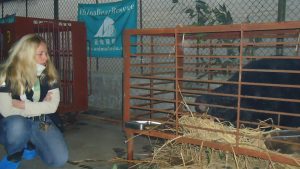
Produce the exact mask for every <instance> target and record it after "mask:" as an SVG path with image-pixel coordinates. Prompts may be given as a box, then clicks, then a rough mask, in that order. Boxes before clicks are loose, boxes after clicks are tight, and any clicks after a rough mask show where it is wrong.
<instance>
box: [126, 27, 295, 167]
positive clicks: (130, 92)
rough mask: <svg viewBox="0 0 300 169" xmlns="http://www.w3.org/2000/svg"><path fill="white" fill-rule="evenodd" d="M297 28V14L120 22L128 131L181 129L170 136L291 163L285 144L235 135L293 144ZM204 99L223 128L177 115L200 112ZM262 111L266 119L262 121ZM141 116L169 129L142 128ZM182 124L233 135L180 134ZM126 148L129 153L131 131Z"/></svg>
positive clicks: (168, 135) (166, 134)
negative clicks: (129, 25) (127, 26)
mask: <svg viewBox="0 0 300 169" xmlns="http://www.w3.org/2000/svg"><path fill="white" fill-rule="evenodd" d="M299 28H300V22H282V23H262V24H233V25H218V26H199V27H197V26H195V27H193V26H189V27H184V26H183V27H176V28H169V29H163V28H161V29H137V30H127V31H126V32H125V34H124V49H125V60H124V67H125V68H124V116H123V119H124V129H125V132H126V133H127V136H128V137H132V136H133V135H135V134H141V135H146V136H151V137H158V138H164V139H174V138H177V137H178V136H182V137H180V138H178V139H176V141H177V142H182V143H191V144H197V145H203V146H207V147H211V148H214V149H219V150H224V151H227V152H234V153H236V154H242V155H248V156H254V157H258V158H262V159H266V160H272V161H276V162H280V163H286V164H290V165H298V164H299V162H297V161H298V160H297V158H294V157H291V156H290V154H289V155H286V154H284V153H286V152H280V153H278V152H272V151H271V150H266V151H258V150H255V149H251V148H248V147H244V146H242V145H241V144H240V140H241V138H242V137H246V138H252V139H257V140H262V141H263V142H264V143H269V144H271V145H277V146H278V145H281V146H282V145H283V146H285V147H293V148H295V150H294V151H296V152H299V143H298V141H295V140H299V138H298V137H299V135H298V134H299V128H298V127H299V126H300V123H299V119H300V109H299V108H300V104H299V103H300V93H298V92H299V91H300V90H299V89H300V83H299V82H300V81H299V77H300V74H299V73H300V71H299V70H300V60H299V59H300V57H299V56H300V55H299V37H300V34H299V33H300V32H299ZM203 107H205V108H209V109H206V110H204V111H206V113H207V114H209V115H211V116H212V117H214V118H213V119H215V118H218V119H220V120H221V121H230V122H231V123H232V124H233V125H234V126H235V129H234V130H232V131H230V132H229V131H220V130H216V129H210V128H205V127H199V126H197V125H196V124H192V125H185V124H181V123H180V118H181V117H183V116H185V115H189V116H190V115H191V114H192V116H193V117H196V116H199V117H200V116H201V111H203V109H202V108H203ZM268 119H272V120H271V122H269V123H268V122H266V121H265V120H268ZM262 121H263V122H266V123H267V124H262V123H261V122H262ZM154 122H156V123H154ZM147 124H148V125H149V126H153V124H160V125H161V126H168V127H169V126H172V127H173V129H174V130H173V131H174V132H169V131H170V130H160V127H154V128H151V129H149V128H148V129H147V127H145V125H147ZM262 125H263V126H265V127H266V126H267V129H265V128H264V129H263V128H262V127H261V126H262ZM141 126H142V127H141ZM154 126H157V125H154ZM244 126H247V127H253V128H260V129H261V130H262V131H266V130H269V131H270V130H272V129H279V130H280V131H282V132H283V133H285V134H287V135H288V136H291V137H293V139H285V137H282V138H283V139H278V137H273V136H274V135H276V136H278V135H279V136H280V132H279V133H277V132H275V134H274V135H273V136H271V137H270V138H269V139H266V138H261V137H255V138H254V136H249V135H245V134H243V133H242V132H241V131H242V128H243V127H244ZM182 127H185V128H191V129H196V130H199V131H201V132H203V133H206V132H223V133H224V132H225V133H228V134H231V135H232V137H233V138H235V141H234V142H233V143H224V142H218V141H216V140H212V141H210V140H205V138H191V137H187V136H185V135H183V134H182ZM166 131H168V132H166ZM283 136H285V135H283ZM127 155H128V159H132V158H133V140H132V139H130V140H129V142H128V154H127ZM295 159H296V160H295Z"/></svg>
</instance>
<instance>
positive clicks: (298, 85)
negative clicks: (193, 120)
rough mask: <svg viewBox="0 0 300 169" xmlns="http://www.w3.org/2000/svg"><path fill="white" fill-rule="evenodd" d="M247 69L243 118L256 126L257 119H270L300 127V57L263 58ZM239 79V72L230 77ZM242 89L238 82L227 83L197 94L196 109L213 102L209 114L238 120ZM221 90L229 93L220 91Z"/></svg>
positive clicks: (243, 89)
mask: <svg viewBox="0 0 300 169" xmlns="http://www.w3.org/2000/svg"><path fill="white" fill-rule="evenodd" d="M243 70H245V71H242V74H241V82H243V83H242V84H241V88H240V89H241V90H240V94H241V97H240V108H241V109H240V121H242V123H243V124H245V125H246V126H252V127H254V126H253V122H254V123H255V124H257V125H258V124H259V122H261V121H266V120H267V121H268V122H269V124H272V125H273V126H274V125H276V126H280V127H299V126H300V116H298V115H300V73H299V72H300V60H298V59H259V60H256V61H252V62H250V63H248V64H247V65H245V66H244V67H243ZM298 71H299V72H298ZM238 80H239V72H237V73H235V74H234V75H233V76H232V77H231V78H229V79H228V81H232V82H238ZM238 89H239V88H238V84H237V83H236V84H223V85H221V86H220V87H217V88H216V89H214V90H213V91H212V93H210V92H208V93H207V94H203V95H201V96H198V97H196V100H195V102H196V103H197V104H198V106H196V111H197V112H203V111H204V110H207V109H206V108H207V106H203V105H207V104H210V105H211V106H209V109H208V112H207V113H208V114H210V115H212V116H215V117H218V118H221V119H223V120H224V121H229V122H231V123H233V124H235V122H236V121H237V107H238V97H237V94H238ZM218 93H219V94H220V93H221V94H225V95H222V96H220V95H216V94H218ZM226 94H227V95H226ZM228 94H229V95H228ZM201 103H203V105H202V104H201ZM213 105H215V106H213ZM216 105H217V106H216ZM247 122H248V124H247ZM249 122H250V123H249Z"/></svg>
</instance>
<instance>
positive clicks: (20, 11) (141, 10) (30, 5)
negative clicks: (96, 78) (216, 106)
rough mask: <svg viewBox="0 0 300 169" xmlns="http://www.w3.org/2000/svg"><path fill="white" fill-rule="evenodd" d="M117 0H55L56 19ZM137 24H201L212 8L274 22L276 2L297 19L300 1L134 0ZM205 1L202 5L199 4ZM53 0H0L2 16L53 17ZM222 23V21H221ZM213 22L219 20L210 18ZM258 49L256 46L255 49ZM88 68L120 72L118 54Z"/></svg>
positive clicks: (238, 18) (237, 19)
mask: <svg viewBox="0 0 300 169" xmlns="http://www.w3.org/2000/svg"><path fill="white" fill-rule="evenodd" d="M116 1H117V0H72V1H66V0H64V1H58V7H57V8H58V18H59V19H60V20H72V21H76V20H77V10H78V4H79V3H87V4H92V3H109V2H116ZM137 1H138V11H137V12H138V15H137V16H138V19H137V21H138V28H161V27H175V26H177V25H192V24H196V25H205V24H209V23H208V22H207V23H201V22H200V21H202V20H201V19H203V18H201V15H200V14H202V15H203V16H205V17H210V21H211V18H213V17H214V16H213V14H212V13H213V11H214V10H216V9H218V10H219V11H221V12H225V11H228V12H229V13H230V15H231V18H232V22H229V23H249V22H250V23H261V22H276V21H277V20H278V17H279V15H280V13H279V10H278V9H279V2H280V1H282V2H285V10H284V12H283V14H282V15H284V16H281V17H283V19H284V20H285V21H292V20H299V18H300V12H299V11H300V1H298V0H264V1H261V0H137ZM203 4H205V5H206V6H205V7H206V8H203ZM54 11H55V6H54V1H53V0H13V1H2V8H1V12H2V17H4V16H6V15H12V14H16V15H17V16H27V17H37V18H48V19H53V18H54ZM225 23H226V22H225ZM214 24H222V23H220V22H214ZM259 51H260V50H256V52H259ZM89 64H90V65H89V66H90V70H92V71H93V72H110V73H118V74H119V73H122V72H123V67H122V66H123V59H122V58H94V57H93V58H90V62H89Z"/></svg>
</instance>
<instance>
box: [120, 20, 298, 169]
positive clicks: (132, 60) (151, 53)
mask: <svg viewBox="0 0 300 169" xmlns="http://www.w3.org/2000/svg"><path fill="white" fill-rule="evenodd" d="M299 30H300V22H298V21H295V22H294V21H293V22H280V23H262V24H234V25H218V26H202V27H198V26H189V27H176V28H161V29H137V30H127V31H125V33H124V112H123V120H124V124H126V123H127V122H129V121H132V120H141V119H142V120H151V121H153V120H154V121H159V122H161V123H168V124H169V125H173V126H174V128H175V129H176V132H174V133H172V134H170V133H166V132H162V131H159V130H156V129H153V130H137V129H132V128H127V127H125V125H124V130H125V132H126V134H127V137H128V138H129V140H128V145H127V146H128V147H127V149H128V150H127V152H128V154H127V157H128V159H130V160H131V159H132V158H133V139H131V138H132V137H133V136H134V135H136V134H139V135H146V136H150V137H158V138H164V139H174V138H176V137H177V136H178V135H179V133H178V130H179V122H178V119H179V118H180V116H181V115H183V114H186V113H188V112H187V111H186V110H185V109H184V107H183V106H181V105H180V104H181V102H182V101H183V100H182V96H181V95H182V93H185V94H190V95H194V96H196V95H199V94H201V93H207V92H208V91H200V90H199V91H195V90H188V89H184V87H183V82H184V81H189V82H197V83H209V84H211V83H219V84H226V83H233V84H236V85H238V93H237V95H234V97H237V101H238V102H237V107H236V108H232V107H231V108H232V109H236V110H237V130H236V132H234V133H232V134H233V137H234V136H235V137H236V144H235V145H230V144H224V143H214V142H209V141H203V140H198V139H192V138H186V137H181V138H179V139H176V141H177V142H182V143H191V144H197V145H204V146H207V147H211V148H214V149H220V150H224V151H230V152H234V153H236V154H242V155H248V156H254V157H258V158H262V159H265V160H272V161H276V162H280V163H286V164H290V165H299V159H295V158H290V157H289V156H286V155H284V154H279V153H270V152H261V151H257V150H252V149H249V148H243V147H240V146H239V136H240V133H239V128H240V124H241V123H242V121H240V111H242V110H245V108H242V107H241V105H240V104H241V103H240V100H241V98H247V97H249V96H243V95H241V86H242V85H245V84H248V85H249V84H250V83H247V82H243V81H242V80H241V76H242V72H244V71H253V70H247V69H244V68H243V62H244V59H245V60H247V59H259V58H268V59H278V58H285V59H296V60H297V59H300V58H299V49H298V48H297V47H298V45H299V33H300V31H299ZM266 32H267V33H266ZM200 33H202V34H203V33H207V34H208V35H207V36H205V39H206V40H208V41H209V40H210V39H232V38H238V39H240V41H239V42H238V43H234V42H232V43H228V42H227V43H225V42H223V43H214V42H208V43H207V44H194V47H195V48H202V49H204V48H206V49H208V50H209V49H211V48H214V47H216V48H218V47H234V48H239V54H238V55H236V56H226V55H224V56H215V55H211V56H210V55H207V56H200V55H198V56H197V55H193V56H189V55H187V54H185V52H184V49H183V48H184V47H186V46H189V47H193V45H189V44H184V43H183V40H184V36H185V35H191V36H189V37H188V38H190V39H193V38H195V39H197V36H196V35H197V34H200ZM136 36H137V37H138V38H140V40H138V41H137V42H134V41H132V39H131V38H132V37H136ZM145 37H148V39H151V40H148V41H147V40H145V39H144V38H145ZM165 37H167V38H171V39H172V40H171V41H172V42H167V43H164V42H163V41H164V40H162V39H163V38H165ZM255 37H263V38H274V39H277V38H291V37H292V38H295V39H296V40H297V39H298V40H297V41H292V42H290V41H286V42H284V41H275V42H273V41H270V42H249V41H244V39H249V38H255ZM152 38H153V39H155V38H161V39H160V41H158V42H154V41H153V39H152ZM166 46H169V47H174V49H175V50H174V51H172V52H170V53H161V52H158V51H156V50H159V47H166ZM249 46H258V47H259V46H267V47H268V46H271V47H274V48H277V47H282V46H295V47H296V49H297V51H296V52H297V55H296V56H268V55H265V56H255V55H254V56H244V54H243V50H244V48H247V47H249ZM133 48H138V49H136V52H133V51H132V49H133ZM145 48H148V49H149V50H148V51H147V50H145ZM200 57H201V58H208V59H209V58H218V57H219V58H234V59H238V60H239V64H238V67H237V68H234V69H230V68H207V70H208V71H209V70H219V71H226V70H230V71H237V72H239V81H238V82H235V83H234V82H226V81H218V80H212V79H208V80H199V79H196V78H187V77H185V74H184V73H185V72H186V71H191V72H192V71H197V70H199V69H200V68H199V67H195V66H193V65H192V66H188V65H187V62H186V59H188V58H200ZM145 58H146V59H148V62H147V63H144V60H145ZM164 58H173V59H174V60H175V61H174V62H168V63H165V61H164ZM138 59H140V60H142V61H141V63H138V64H137V63H136V62H137V61H136V60H138ZM155 59H156V60H155ZM159 59H161V60H159ZM153 60H154V61H153ZM162 60H163V61H162ZM139 67H140V68H141V70H148V71H140V72H138V68H139ZM160 68H162V69H163V68H164V69H168V70H171V71H170V72H169V74H168V73H166V72H167V71H161V72H159V70H158V69H160ZM151 70H157V71H156V72H155V71H151ZM254 71H265V70H258V69H257V70H254ZM278 71H279V72H280V71H282V72H290V73H300V72H299V71H297V70H295V71H288V70H278ZM278 71H277V72H278ZM270 72H276V70H274V71H272V70H270ZM164 73H166V74H168V75H169V76H162V74H164ZM135 79H143V80H142V81H140V82H137V81H135ZM155 80H156V82H155ZM159 80H161V81H160V82H158V81H159ZM159 83H160V84H159ZM163 83H165V85H167V84H168V83H171V84H173V87H174V88H173V89H170V88H168V89H167V88H163V87H157V86H158V85H161V84H163ZM259 85H267V86H276V84H264V83H261V84H259ZM286 87H291V86H289V85H287V86H286ZM293 87H295V88H299V87H300V86H293ZM137 90H146V91H149V92H148V94H145V93H142V92H141V93H138V92H137ZM133 93H134V94H133ZM162 93H164V94H165V93H169V94H171V95H168V98H163V97H158V95H159V94H162ZM220 95H221V94H220ZM223 95H224V96H231V95H233V94H223ZM252 98H255V99H261V98H259V97H254V96H253V97H252ZM264 99H270V100H272V99H273V100H280V101H281V100H283V101H286V100H287V99H278V98H264ZM134 100H139V101H140V100H143V101H145V102H142V103H140V102H134ZM293 101H295V102H299V100H293ZM162 103H168V104H173V105H174V107H172V108H165V107H163V106H162V107H160V106H157V105H158V104H162ZM187 104H188V105H194V106H195V105H197V103H193V102H187ZM211 106H219V105H211ZM227 108H230V107H227ZM255 111H258V112H262V113H274V114H278V116H280V115H285V114H287V115H291V118H293V117H299V114H289V113H286V112H268V111H265V110H255ZM156 113H165V114H167V115H166V116H164V117H155V114H156ZM167 117H172V118H174V122H166V118H167ZM249 123H250V124H255V123H254V122H249ZM277 127H281V128H283V129H292V130H296V131H299V129H296V128H291V127H286V126H277ZM203 130H204V132H205V130H209V129H203ZM210 131H211V130H210ZM216 132H217V131H216ZM291 144H293V143H291ZM296 146H299V145H296Z"/></svg>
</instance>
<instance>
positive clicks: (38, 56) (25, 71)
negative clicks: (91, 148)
mask: <svg viewBox="0 0 300 169" xmlns="http://www.w3.org/2000/svg"><path fill="white" fill-rule="evenodd" d="M58 81H59V80H58V75H57V71H56V69H55V67H54V65H53V63H52V62H51V60H50V57H49V53H48V50H47V45H46V41H45V40H44V39H42V38H41V37H39V36H37V35H34V34H29V35H25V36H23V37H22V38H21V39H20V40H19V41H18V42H17V43H16V44H15V45H14V46H13V47H12V48H11V49H10V50H9V57H8V59H7V60H6V62H5V63H3V64H2V65H1V66H0V84H1V87H0V113H1V115H2V116H3V118H2V119H1V120H0V143H1V144H3V145H4V147H5V149H6V151H7V156H5V157H4V158H3V159H2V161H1V162H0V168H1V169H16V168H18V165H19V163H20V161H21V160H22V159H27V160H28V159H32V158H34V157H35V153H36V154H37V155H38V156H40V158H41V159H42V160H43V161H44V162H45V164H47V165H48V166H52V167H59V166H62V165H64V164H65V163H66V161H67V159H68V150H67V147H66V144H65V141H64V138H63V136H62V133H61V132H60V130H59V129H58V128H57V127H56V126H55V125H54V124H53V122H52V120H51V118H50V114H52V113H54V112H55V111H56V110H57V107H58V104H59V101H60V93H59V87H58Z"/></svg>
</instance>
